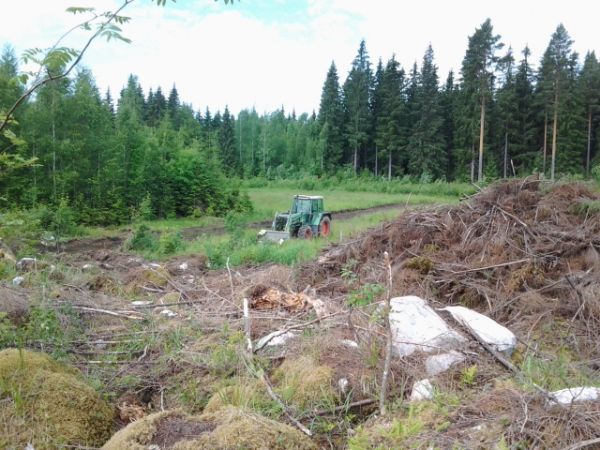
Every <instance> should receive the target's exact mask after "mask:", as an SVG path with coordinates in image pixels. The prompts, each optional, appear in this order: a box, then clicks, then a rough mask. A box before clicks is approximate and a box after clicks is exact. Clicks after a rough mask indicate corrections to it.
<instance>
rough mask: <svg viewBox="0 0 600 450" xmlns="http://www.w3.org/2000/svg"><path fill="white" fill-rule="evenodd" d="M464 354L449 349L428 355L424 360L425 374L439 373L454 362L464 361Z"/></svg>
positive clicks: (431, 375)
mask: <svg viewBox="0 0 600 450" xmlns="http://www.w3.org/2000/svg"><path fill="white" fill-rule="evenodd" d="M465 359H466V358H465V355H463V354H462V353H460V352H457V351H456V350H451V351H449V352H448V353H440V354H439V355H432V356H429V357H428V358H427V359H426V360H425V370H426V371H427V375H428V376H430V377H433V376H434V375H437V374H439V373H442V372H445V371H446V370H448V369H449V368H450V367H452V366H453V365H454V364H457V363H459V362H462V361H464V360H465Z"/></svg>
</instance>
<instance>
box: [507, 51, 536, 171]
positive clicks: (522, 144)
mask: <svg viewBox="0 0 600 450" xmlns="http://www.w3.org/2000/svg"><path fill="white" fill-rule="evenodd" d="M522 55H523V59H521V61H520V62H519V66H518V68H517V71H516V74H515V77H514V102H515V104H516V111H515V114H516V117H515V122H516V123H515V126H516V132H515V133H514V137H513V141H512V143H511V145H512V151H511V156H512V159H513V163H514V165H515V170H517V171H519V172H521V173H525V174H526V173H530V172H531V171H532V170H533V169H534V163H535V161H536V155H537V154H538V149H537V147H536V123H535V110H534V101H535V98H534V87H533V72H532V69H531V66H530V65H529V59H528V58H529V55H530V50H529V48H528V47H525V48H524V49H523V51H522Z"/></svg>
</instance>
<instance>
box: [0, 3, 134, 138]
mask: <svg viewBox="0 0 600 450" xmlns="http://www.w3.org/2000/svg"><path fill="white" fill-rule="evenodd" d="M134 1H135V0H125V1H124V2H123V4H122V5H121V6H120V7H119V9H117V10H116V11H115V12H114V13H111V14H110V15H109V16H108V19H107V20H106V21H104V22H103V23H102V25H101V26H100V27H98V29H97V30H96V32H95V33H94V34H93V35H92V36H91V37H90V38H89V39H88V41H87V42H86V44H85V45H84V46H83V48H82V49H81V51H80V52H79V55H78V56H77V58H75V60H74V61H73V62H72V63H71V65H70V66H69V67H68V68H67V69H66V70H65V71H64V72H62V73H60V74H58V75H51V74H48V76H47V77H46V78H44V79H42V80H40V81H36V82H35V83H34V84H33V86H31V87H30V88H29V89H27V91H25V93H24V94H23V95H22V96H21V97H20V98H19V99H18V100H17V101H16V102H15V103H14V104H13V105H12V106H11V108H10V109H9V110H8V112H7V113H6V116H5V117H4V118H2V119H0V133H1V132H2V131H3V130H4V129H5V128H6V126H7V125H8V122H9V120H10V118H11V116H12V115H13V113H14V112H15V110H16V109H17V108H18V107H19V106H20V105H21V104H22V103H23V102H24V101H25V100H26V99H27V98H28V97H29V96H30V95H31V94H33V93H34V92H35V91H36V90H38V89H39V88H40V87H42V86H44V85H45V84H48V83H50V82H51V81H56V80H60V79H61V78H65V77H67V76H69V74H70V73H71V72H72V71H73V69H74V68H75V67H76V66H77V65H78V64H79V63H80V62H81V59H82V58H83V55H84V54H85V52H86V51H87V49H88V48H89V47H90V45H91V44H92V42H94V40H95V39H96V38H97V37H98V36H100V34H102V32H103V31H104V30H105V29H106V26H107V25H109V24H110V23H111V22H112V21H114V20H115V18H116V17H117V16H118V15H119V13H120V12H121V11H123V10H124V9H125V8H126V7H127V6H128V5H129V4H130V3H133V2H134ZM90 20H93V19H90ZM83 23H86V22H83ZM88 23H89V21H88ZM79 26H81V24H80V25H78V26H77V27H74V28H72V29H71V30H69V31H67V32H66V33H65V34H64V35H63V36H61V37H60V39H59V40H58V41H57V42H56V44H55V45H54V46H53V47H52V49H55V48H56V46H57V45H58V44H59V43H60V42H61V41H62V40H63V39H64V38H65V36H67V35H68V34H69V33H71V32H73V31H74V30H76V29H77V28H79ZM52 49H51V50H50V51H52ZM42 68H43V67H40V72H41V70H42Z"/></svg>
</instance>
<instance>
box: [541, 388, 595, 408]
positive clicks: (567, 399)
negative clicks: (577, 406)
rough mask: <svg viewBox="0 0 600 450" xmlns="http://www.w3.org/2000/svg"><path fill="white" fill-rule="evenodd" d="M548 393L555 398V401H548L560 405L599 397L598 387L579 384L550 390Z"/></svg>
mask: <svg viewBox="0 0 600 450" xmlns="http://www.w3.org/2000/svg"><path fill="white" fill-rule="evenodd" d="M550 395H551V396H552V397H553V398H554V399H555V401H550V402H549V403H550V404H551V405H555V404H557V403H559V404H561V405H570V404H571V403H574V402H589V401H594V400H598V398H600V388H597V387H592V386H579V387H572V388H567V389H561V390H560V391H554V392H550Z"/></svg>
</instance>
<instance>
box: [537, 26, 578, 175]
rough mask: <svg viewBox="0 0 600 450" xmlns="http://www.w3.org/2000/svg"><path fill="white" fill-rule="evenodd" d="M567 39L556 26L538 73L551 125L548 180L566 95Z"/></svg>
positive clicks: (568, 45) (569, 41) (553, 166)
mask: <svg viewBox="0 0 600 450" xmlns="http://www.w3.org/2000/svg"><path fill="white" fill-rule="evenodd" d="M572 44H573V41H572V40H571V38H570V37H569V34H568V33H567V30H566V29H565V27H564V26H563V24H560V25H558V27H557V28H556V31H555V32H554V33H553V34H552V37H551V38H550V43H549V44H548V47H547V48H546V51H545V52H544V55H543V57H542V61H541V64H540V69H539V71H538V88H539V95H540V96H541V98H542V99H543V103H544V104H546V105H549V111H548V112H549V113H550V114H551V119H550V120H551V123H552V140H551V142H552V156H551V166H550V178H551V179H552V180H554V178H555V172H556V155H557V152H558V127H559V123H558V122H559V120H560V110H561V106H562V103H561V102H563V100H564V99H563V95H565V94H566V92H567V89H568V84H569V64H570V61H571V58H572V51H571V45H572Z"/></svg>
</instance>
